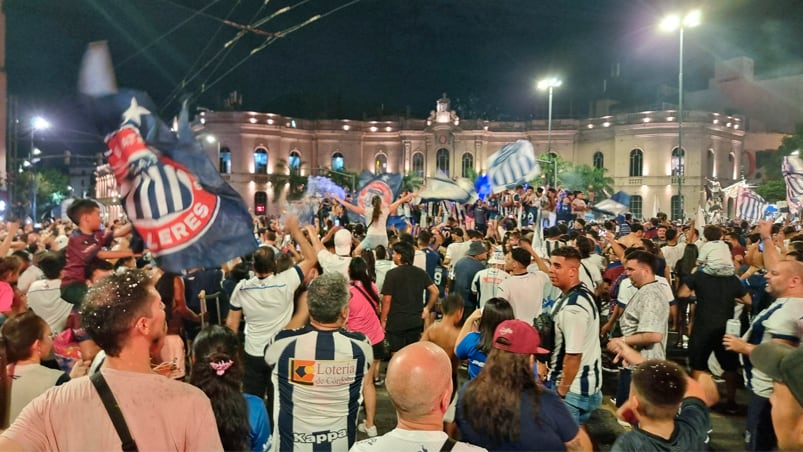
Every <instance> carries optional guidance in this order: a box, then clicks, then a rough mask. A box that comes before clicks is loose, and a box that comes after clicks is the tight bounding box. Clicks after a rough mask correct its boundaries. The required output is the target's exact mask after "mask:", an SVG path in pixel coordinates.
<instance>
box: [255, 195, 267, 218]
mask: <svg viewBox="0 0 803 452" xmlns="http://www.w3.org/2000/svg"><path fill="white" fill-rule="evenodd" d="M267 206H268V194H267V193H265V192H264V191H258V192H256V193H254V213H255V214H257V215H265V210H266V209H267Z"/></svg>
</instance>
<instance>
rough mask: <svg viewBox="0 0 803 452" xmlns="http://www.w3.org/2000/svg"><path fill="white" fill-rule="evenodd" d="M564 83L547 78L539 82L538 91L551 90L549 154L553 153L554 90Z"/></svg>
mask: <svg viewBox="0 0 803 452" xmlns="http://www.w3.org/2000/svg"><path fill="white" fill-rule="evenodd" d="M562 84H563V82H562V81H561V80H560V79H559V78H557V77H551V78H545V79H543V80H539V81H538V89H539V90H541V91H543V90H549V116H548V119H547V145H546V149H547V152H548V153H549V152H552V90H553V89H554V88H559V87H560V85H562Z"/></svg>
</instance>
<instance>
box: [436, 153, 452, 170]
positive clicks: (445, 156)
mask: <svg viewBox="0 0 803 452" xmlns="http://www.w3.org/2000/svg"><path fill="white" fill-rule="evenodd" d="M435 168H437V170H438V171H442V172H443V173H444V174H446V175H449V150H448V149H446V148H440V149H438V152H437V153H436V154H435Z"/></svg>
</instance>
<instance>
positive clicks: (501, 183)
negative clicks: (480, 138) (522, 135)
mask: <svg viewBox="0 0 803 452" xmlns="http://www.w3.org/2000/svg"><path fill="white" fill-rule="evenodd" d="M487 165H488V179H489V181H490V182H491V187H492V188H493V191H494V193H499V192H501V191H505V190H507V189H510V188H515V187H516V185H522V184H525V183H527V182H528V181H530V180H532V179H533V178H535V177H536V176H538V175H539V174H541V168H540V167H539V166H538V160H536V158H535V149H534V148H533V144H532V143H530V142H529V141H527V140H518V141H516V142H514V143H508V144H506V145H504V146H502V148H501V149H499V150H498V151H497V152H496V153H494V154H493V155H491V156H490V157H488V162H487Z"/></svg>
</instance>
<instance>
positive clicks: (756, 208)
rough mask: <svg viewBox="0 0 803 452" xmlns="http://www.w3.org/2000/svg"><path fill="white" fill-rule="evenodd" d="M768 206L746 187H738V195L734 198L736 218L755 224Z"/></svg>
mask: <svg viewBox="0 0 803 452" xmlns="http://www.w3.org/2000/svg"><path fill="white" fill-rule="evenodd" d="M768 206H769V203H767V201H765V200H764V198H762V197H761V196H759V194H758V193H756V192H754V191H753V190H751V189H749V188H747V187H739V194H738V195H737V197H736V216H737V217H738V218H741V219H743V220H747V221H749V222H751V223H755V222H757V221H758V220H760V219H761V218H762V216H763V215H764V211H765V210H767V207H768Z"/></svg>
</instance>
